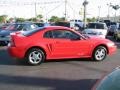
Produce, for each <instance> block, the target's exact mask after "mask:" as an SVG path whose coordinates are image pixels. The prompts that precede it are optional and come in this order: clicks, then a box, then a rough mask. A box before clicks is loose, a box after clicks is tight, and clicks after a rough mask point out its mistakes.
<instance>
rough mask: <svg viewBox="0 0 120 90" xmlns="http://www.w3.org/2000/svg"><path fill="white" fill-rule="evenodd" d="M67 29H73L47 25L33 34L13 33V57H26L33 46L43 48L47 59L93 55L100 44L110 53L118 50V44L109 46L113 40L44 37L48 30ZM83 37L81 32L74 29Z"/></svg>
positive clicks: (11, 52) (11, 48)
mask: <svg viewBox="0 0 120 90" xmlns="http://www.w3.org/2000/svg"><path fill="white" fill-rule="evenodd" d="M58 29H65V30H68V31H72V30H71V29H69V28H66V27H57V26H56V27H55V26H54V27H47V28H45V30H42V31H39V32H37V33H35V34H33V35H31V36H28V37H27V36H23V35H12V39H13V41H14V43H15V46H11V45H10V46H9V47H8V51H9V53H10V55H11V56H12V57H16V58H24V57H25V54H26V52H27V51H28V50H29V49H30V48H32V47H39V48H42V49H43V50H44V51H45V53H46V59H47V60H48V59H61V58H84V57H85V58H86V57H92V53H93V51H94V49H95V48H96V47H97V46H99V45H104V46H106V47H107V49H108V52H109V53H108V54H110V55H111V54H113V53H114V52H115V51H116V46H115V45H112V46H109V45H108V44H110V43H111V44H113V42H112V41H110V40H107V39H100V38H89V39H85V38H84V37H83V38H82V39H81V40H70V39H55V38H44V37H43V35H44V33H45V32H46V31H50V30H58ZM72 32H74V33H76V34H78V35H80V36H81V37H82V35H81V34H79V33H77V32H75V31H72Z"/></svg>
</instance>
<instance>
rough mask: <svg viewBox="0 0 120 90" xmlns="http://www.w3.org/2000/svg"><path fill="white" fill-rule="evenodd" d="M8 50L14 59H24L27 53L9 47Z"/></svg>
mask: <svg viewBox="0 0 120 90" xmlns="http://www.w3.org/2000/svg"><path fill="white" fill-rule="evenodd" d="M7 50H8V52H9V54H10V56H12V57H13V58H18V59H22V58H24V55H25V52H24V51H23V50H21V49H19V48H16V47H9V46H8V49H7Z"/></svg>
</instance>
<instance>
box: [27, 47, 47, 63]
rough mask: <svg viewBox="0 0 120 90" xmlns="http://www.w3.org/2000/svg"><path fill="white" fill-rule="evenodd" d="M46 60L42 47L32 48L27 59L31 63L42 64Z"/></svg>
mask: <svg viewBox="0 0 120 90" xmlns="http://www.w3.org/2000/svg"><path fill="white" fill-rule="evenodd" d="M44 60H45V54H44V52H43V51H42V50H41V49H38V48H32V49H30V50H29V51H28V53H27V55H26V61H27V62H28V63H29V64H31V65H38V64H41V63H42V62H43V61H44Z"/></svg>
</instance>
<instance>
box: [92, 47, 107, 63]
mask: <svg viewBox="0 0 120 90" xmlns="http://www.w3.org/2000/svg"><path fill="white" fill-rule="evenodd" d="M92 56H93V57H92V59H93V60H95V61H102V60H104V59H105V58H106V56H107V49H106V48H105V47H104V46H98V47H97V48H96V49H95V50H94V52H93V55H92Z"/></svg>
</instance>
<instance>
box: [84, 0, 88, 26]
mask: <svg viewBox="0 0 120 90" xmlns="http://www.w3.org/2000/svg"><path fill="white" fill-rule="evenodd" d="M87 4H88V1H87V0H84V2H83V6H84V19H83V21H84V28H85V27H86V5H87Z"/></svg>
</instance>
